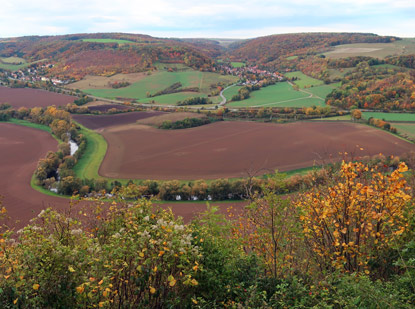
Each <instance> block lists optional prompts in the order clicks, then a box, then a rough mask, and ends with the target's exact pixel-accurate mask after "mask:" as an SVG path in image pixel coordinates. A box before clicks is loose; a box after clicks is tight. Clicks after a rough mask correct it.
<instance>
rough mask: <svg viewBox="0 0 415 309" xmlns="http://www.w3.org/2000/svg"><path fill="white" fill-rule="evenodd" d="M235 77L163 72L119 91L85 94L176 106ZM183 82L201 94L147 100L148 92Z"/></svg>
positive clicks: (94, 91)
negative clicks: (195, 88)
mask: <svg viewBox="0 0 415 309" xmlns="http://www.w3.org/2000/svg"><path fill="white" fill-rule="evenodd" d="M237 79H238V78H237V77H235V76H229V75H227V76H224V75H219V74H217V73H211V72H200V71H195V70H188V71H183V72H167V71H161V72H156V73H153V74H151V75H149V76H147V77H146V78H144V79H142V80H140V81H138V82H136V83H133V84H132V85H130V86H128V87H125V88H119V89H86V90H85V92H86V93H88V94H91V95H94V96H97V97H103V98H108V99H116V98H128V99H136V100H138V101H139V102H140V103H147V102H150V101H154V102H155V103H158V104H175V103H177V102H178V101H180V100H183V99H186V98H189V97H206V96H207V95H208V94H209V93H210V92H211V91H212V90H211V87H210V86H211V85H214V84H216V83H218V82H223V83H225V84H231V83H234V82H236V81H237ZM177 82H181V83H182V85H183V86H182V87H183V88H187V87H198V88H199V89H200V92H191V93H189V92H188V93H184V92H179V93H173V94H167V95H162V96H156V97H151V98H147V92H148V93H150V94H155V93H156V92H158V91H160V90H163V89H166V88H167V87H169V86H171V85H172V84H174V83H177ZM212 100H213V101H217V102H220V99H219V98H212Z"/></svg>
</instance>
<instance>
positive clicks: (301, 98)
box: [225, 82, 334, 107]
mask: <svg viewBox="0 0 415 309" xmlns="http://www.w3.org/2000/svg"><path fill="white" fill-rule="evenodd" d="M320 87H321V88H320ZM333 87H334V86H332V85H324V86H319V87H313V88H309V89H306V91H307V92H310V93H314V94H317V95H319V96H323V98H325V96H326V95H327V93H329V92H331V89H333ZM236 90H237V87H233V88H231V89H229V92H228V91H226V92H225V96H226V98H228V99H230V98H231V97H232V95H233V94H235V93H237V91H236ZM231 94H232V95H231ZM309 96H310V95H309V94H308V93H305V92H301V91H295V90H294V89H293V88H292V87H291V85H290V84H289V83H287V82H281V83H277V84H275V85H272V86H268V87H265V88H262V89H261V90H258V91H253V92H251V94H250V98H248V99H246V100H243V101H236V102H230V103H228V104H227V105H228V106H229V107H253V106H255V107H308V106H312V105H316V106H324V105H325V103H324V99H320V98H317V97H311V98H310V97H309Z"/></svg>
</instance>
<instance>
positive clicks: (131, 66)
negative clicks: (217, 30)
mask: <svg viewBox="0 0 415 309" xmlns="http://www.w3.org/2000/svg"><path fill="white" fill-rule="evenodd" d="M205 49H208V48H205ZM11 56H18V57H22V58H24V59H25V60H27V61H38V60H45V62H50V63H51V64H53V65H54V67H53V68H51V69H50V70H49V75H51V76H56V77H66V78H75V79H80V78H82V77H83V76H85V75H86V74H93V75H111V74H115V73H132V72H140V71H145V70H149V69H150V68H152V67H153V66H154V64H155V63H156V62H158V61H160V62H173V63H184V64H186V65H188V66H190V67H193V68H196V69H203V70H209V69H210V68H211V67H212V60H211V58H210V57H209V56H207V55H206V54H205V52H204V51H201V50H198V49H197V48H196V47H195V45H193V44H191V43H185V42H182V41H179V40H168V39H158V38H153V37H151V36H147V35H136V34H79V35H64V36H43V37H40V36H39V37H37V36H32V37H21V38H15V39H7V40H3V41H2V42H0V57H11Z"/></svg>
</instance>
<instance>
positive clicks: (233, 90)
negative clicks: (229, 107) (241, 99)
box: [223, 86, 242, 101]
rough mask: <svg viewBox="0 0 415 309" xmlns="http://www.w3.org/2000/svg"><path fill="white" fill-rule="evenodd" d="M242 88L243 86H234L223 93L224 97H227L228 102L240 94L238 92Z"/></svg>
mask: <svg viewBox="0 0 415 309" xmlns="http://www.w3.org/2000/svg"><path fill="white" fill-rule="evenodd" d="M241 88H242V87H241V86H233V87H231V88H229V89H226V90H225V91H224V92H223V95H224V96H225V98H226V100H228V101H230V100H231V99H232V97H233V96H234V95H235V94H238V90H239V89H241Z"/></svg>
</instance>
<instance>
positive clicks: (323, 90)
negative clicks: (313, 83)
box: [304, 83, 340, 100]
mask: <svg viewBox="0 0 415 309" xmlns="http://www.w3.org/2000/svg"><path fill="white" fill-rule="evenodd" d="M338 87H340V83H335V84H330V85H322V86H317V87H311V88H307V89H305V90H304V91H307V92H311V93H312V94H313V95H315V96H316V97H318V98H321V99H322V100H325V99H326V96H327V95H328V94H329V93H330V92H332V91H333V89H335V88H338Z"/></svg>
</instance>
